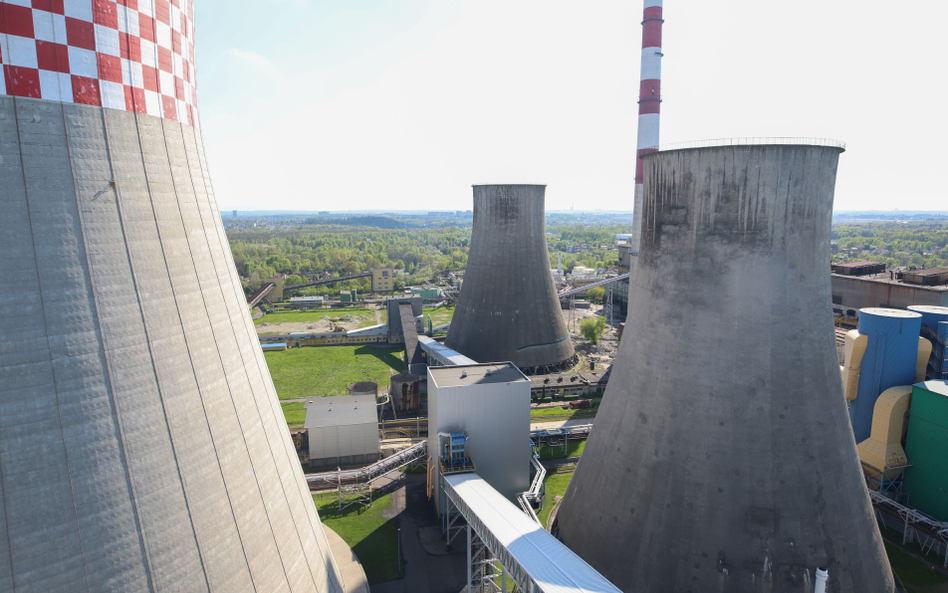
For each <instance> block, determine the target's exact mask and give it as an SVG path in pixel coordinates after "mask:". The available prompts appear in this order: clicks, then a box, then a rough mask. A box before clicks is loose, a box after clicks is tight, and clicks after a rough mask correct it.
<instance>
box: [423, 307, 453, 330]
mask: <svg viewBox="0 0 948 593" xmlns="http://www.w3.org/2000/svg"><path fill="white" fill-rule="evenodd" d="M424 314H425V327H428V315H431V325H433V326H434V327H438V326H439V325H444V324H445V323H448V322H449V321H451V318H452V317H454V305H447V306H443V307H425V308H424Z"/></svg>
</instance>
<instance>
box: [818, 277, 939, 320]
mask: <svg viewBox="0 0 948 593" xmlns="http://www.w3.org/2000/svg"><path fill="white" fill-rule="evenodd" d="M940 278H944V280H942V283H941V284H938V285H933V284H929V283H928V282H933V281H935V280H938V279H940ZM830 283H831V286H832V294H833V297H832V298H833V312H834V313H835V314H836V315H838V316H841V317H847V318H855V317H856V316H857V313H858V311H859V309H862V308H865V307H884V308H892V309H905V308H907V307H909V306H911V305H940V306H948V270H944V276H943V275H942V274H940V273H937V272H935V273H933V272H931V271H930V270H911V271H907V272H896V271H894V270H890V271H888V272H882V273H878V274H868V275H864V276H853V275H844V274H839V273H835V272H834V273H833V274H831V276H830Z"/></svg>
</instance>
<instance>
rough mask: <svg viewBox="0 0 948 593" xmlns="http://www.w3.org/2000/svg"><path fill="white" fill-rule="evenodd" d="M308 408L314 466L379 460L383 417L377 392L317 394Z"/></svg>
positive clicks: (308, 404) (353, 463) (310, 444)
mask: <svg viewBox="0 0 948 593" xmlns="http://www.w3.org/2000/svg"><path fill="white" fill-rule="evenodd" d="M304 408H305V410H306V421H305V424H304V426H305V428H306V434H307V437H308V439H309V462H310V465H313V466H317V467H318V466H326V465H357V464H368V463H373V462H375V461H378V458H379V418H378V412H377V406H376V398H375V396H374V395H371V394H370V395H341V396H336V397H314V398H313V399H311V400H308V401H307V402H306V403H305V404H304Z"/></svg>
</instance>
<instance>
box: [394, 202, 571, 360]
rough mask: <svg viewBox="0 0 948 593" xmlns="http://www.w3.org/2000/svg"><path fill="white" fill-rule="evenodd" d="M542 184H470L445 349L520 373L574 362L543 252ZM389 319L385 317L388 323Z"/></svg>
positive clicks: (544, 239) (548, 264) (547, 261)
mask: <svg viewBox="0 0 948 593" xmlns="http://www.w3.org/2000/svg"><path fill="white" fill-rule="evenodd" d="M545 189H546V186H543V185H475V186H474V228H473V231H472V235H471V249H470V252H469V254H468V262H467V269H466V270H465V272H464V283H463V284H462V285H461V293H460V295H458V304H457V308H456V309H455V310H454V317H453V319H452V320H451V327H450V328H448V337H447V339H445V345H447V346H448V347H449V348H453V349H454V350H457V351H458V352H460V353H461V354H463V355H465V356H468V357H470V358H473V359H474V360H476V361H478V362H504V361H510V362H513V363H514V364H516V365H517V366H518V367H520V368H521V369H523V371H524V372H525V373H527V374H533V373H536V372H555V371H559V370H564V369H563V368H561V367H565V366H568V365H566V364H565V363H567V362H568V361H572V360H573V359H574V356H575V353H574V352H573V343H572V341H571V340H570V337H569V332H568V331H567V329H566V323H565V321H564V320H563V313H562V311H561V310H560V304H559V299H558V298H557V296H556V288H555V286H554V284H553V276H552V275H551V274H550V256H549V252H548V251H547V246H546V222H545V219H544V212H545V210H544V204H545V197H544V192H545ZM389 319H391V316H389Z"/></svg>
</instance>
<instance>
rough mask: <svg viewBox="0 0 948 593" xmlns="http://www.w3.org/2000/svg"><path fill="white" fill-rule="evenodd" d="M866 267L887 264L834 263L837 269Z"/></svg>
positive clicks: (870, 262) (861, 262)
mask: <svg viewBox="0 0 948 593" xmlns="http://www.w3.org/2000/svg"><path fill="white" fill-rule="evenodd" d="M865 266H885V262H881V261H869V260H864V261H851V262H842V263H835V262H834V263H833V267H835V268H863V267H865Z"/></svg>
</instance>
